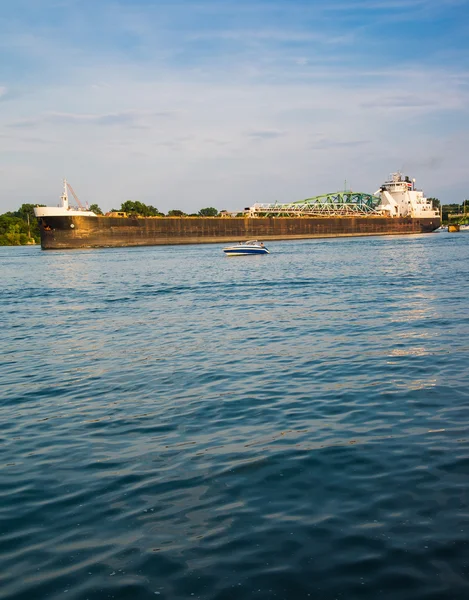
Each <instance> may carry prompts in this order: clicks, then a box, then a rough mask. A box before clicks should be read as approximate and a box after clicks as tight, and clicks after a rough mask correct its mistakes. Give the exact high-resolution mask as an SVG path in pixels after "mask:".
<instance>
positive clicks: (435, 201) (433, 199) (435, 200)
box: [428, 198, 440, 210]
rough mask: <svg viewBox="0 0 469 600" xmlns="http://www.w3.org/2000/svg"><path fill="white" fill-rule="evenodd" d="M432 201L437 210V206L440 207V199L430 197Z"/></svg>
mask: <svg viewBox="0 0 469 600" xmlns="http://www.w3.org/2000/svg"><path fill="white" fill-rule="evenodd" d="M428 199H429V200H430V201H431V203H432V204H433V208H434V209H435V210H436V209H437V208H440V201H439V200H438V198H428Z"/></svg>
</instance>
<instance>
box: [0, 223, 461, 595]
mask: <svg viewBox="0 0 469 600" xmlns="http://www.w3.org/2000/svg"><path fill="white" fill-rule="evenodd" d="M269 247H270V249H271V251H272V254H270V255H269V256H254V257H252V256H250V257H234V258H227V257H225V256H224V255H223V254H222V252H221V246H219V245H201V246H179V247H178V246H172V247H169V246H168V247H154V248H141V249H138V248H136V249H130V248H127V249H109V250H105V249H103V250H90V251H69V252H62V251H54V252H41V251H40V250H39V248H38V247H27V248H0V264H1V274H2V290H1V295H0V308H1V316H2V333H1V346H2V371H1V383H2V395H1V407H0V565H1V569H0V598H1V599H2V600H3V599H7V598H8V599H13V598H14V599H15V600H16V599H18V600H19V599H28V600H29V599H32V598H33V599H42V598H48V599H56V598H68V599H69V600H86V599H89V600H97V599H99V600H101V599H107V598H116V599H129V600H140V599H145V598H155V596H158V597H159V598H161V599H163V598H164V599H168V600H169V599H179V598H189V599H191V598H194V599H195V598H201V599H210V600H215V599H217V600H229V599H230V600H231V599H243V600H244V599H245V598H255V599H266V598H272V599H281V598H287V599H295V600H296V599H298V598H309V597H310V598H316V599H321V600H322V599H324V600H326V599H327V600H329V599H331V600H334V599H341V600H342V599H348V600H350V599H353V600H355V599H376V598H380V599H399V600H405V599H409V600H410V599H412V600H415V599H442V598H444V599H446V598H448V599H449V598H468V597H469V577H468V576H469V545H468V540H469V491H468V489H469V488H468V486H469V478H468V476H469V437H468V426H469V412H468V409H469V392H468V375H467V374H468V367H469V235H467V234H464V233H461V234H444V233H437V234H432V235H426V236H402V237H386V238H383V237H377V238H355V239H329V240H305V241H298V242H272V243H270V244H269ZM64 594H66V595H64Z"/></svg>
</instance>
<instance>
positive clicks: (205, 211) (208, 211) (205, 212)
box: [199, 206, 218, 217]
mask: <svg viewBox="0 0 469 600" xmlns="http://www.w3.org/2000/svg"><path fill="white" fill-rule="evenodd" d="M199 215H200V216H201V217H216V216H217V215H218V210H217V209H216V208H213V206H210V207H208V208H201V209H200V210H199Z"/></svg>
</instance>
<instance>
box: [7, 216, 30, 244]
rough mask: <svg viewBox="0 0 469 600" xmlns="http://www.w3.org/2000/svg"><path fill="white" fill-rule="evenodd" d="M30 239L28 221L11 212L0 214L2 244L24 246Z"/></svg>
mask: <svg viewBox="0 0 469 600" xmlns="http://www.w3.org/2000/svg"><path fill="white" fill-rule="evenodd" d="M29 240H30V238H29V235H28V224H27V223H26V221H23V219H20V218H19V217H15V216H12V214H11V213H10V214H8V213H7V214H4V215H1V216H0V246H22V245H23V244H27V243H28V242H29Z"/></svg>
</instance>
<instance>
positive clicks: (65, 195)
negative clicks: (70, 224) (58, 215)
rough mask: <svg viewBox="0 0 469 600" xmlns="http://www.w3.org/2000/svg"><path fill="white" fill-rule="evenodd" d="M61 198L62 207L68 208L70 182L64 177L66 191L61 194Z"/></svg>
mask: <svg viewBox="0 0 469 600" xmlns="http://www.w3.org/2000/svg"><path fill="white" fill-rule="evenodd" d="M60 199H61V200H62V208H65V210H68V184H67V180H66V179H64V193H63V194H62V196H60Z"/></svg>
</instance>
